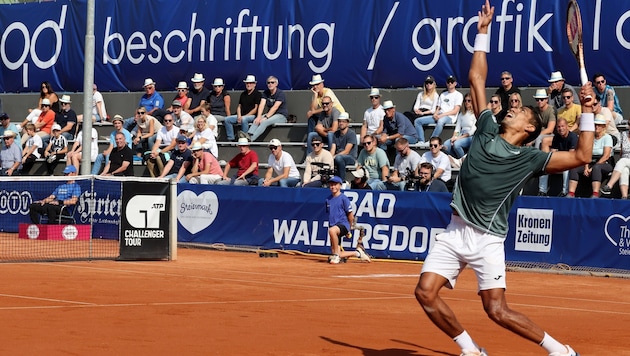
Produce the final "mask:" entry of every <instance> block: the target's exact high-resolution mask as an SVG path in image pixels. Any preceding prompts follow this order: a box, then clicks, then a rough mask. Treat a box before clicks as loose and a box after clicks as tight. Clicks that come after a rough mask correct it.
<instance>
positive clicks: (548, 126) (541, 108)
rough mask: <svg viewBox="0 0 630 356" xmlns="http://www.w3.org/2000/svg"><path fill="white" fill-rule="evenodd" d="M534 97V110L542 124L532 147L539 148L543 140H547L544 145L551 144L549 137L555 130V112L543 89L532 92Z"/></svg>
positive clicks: (551, 136)
mask: <svg viewBox="0 0 630 356" xmlns="http://www.w3.org/2000/svg"><path fill="white" fill-rule="evenodd" d="M534 99H535V100H536V107H534V112H536V113H537V114H538V115H540V119H541V121H542V125H543V129H542V131H540V135H539V136H538V138H537V139H536V141H535V143H534V147H536V148H540V145H541V143H542V142H543V140H547V142H546V145H550V144H551V139H552V138H553V134H554V132H555V130H556V112H555V111H554V110H553V108H552V107H551V105H549V96H548V95H547V91H546V90H545V89H537V90H536V93H535V94H534Z"/></svg>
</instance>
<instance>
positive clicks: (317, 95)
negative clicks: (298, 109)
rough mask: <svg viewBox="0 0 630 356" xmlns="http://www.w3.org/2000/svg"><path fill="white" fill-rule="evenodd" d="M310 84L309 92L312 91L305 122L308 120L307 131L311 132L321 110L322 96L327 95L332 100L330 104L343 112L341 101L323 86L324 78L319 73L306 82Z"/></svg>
mask: <svg viewBox="0 0 630 356" xmlns="http://www.w3.org/2000/svg"><path fill="white" fill-rule="evenodd" d="M308 84H309V85H310V86H311V92H312V93H313V97H312V99H311V105H310V108H309V110H308V111H307V112H306V117H307V118H308V119H307V122H308V132H309V133H311V132H313V131H314V130H315V125H317V121H318V119H319V117H318V116H317V114H319V113H320V112H322V110H323V108H324V107H323V106H322V101H323V100H324V97H329V98H330V100H331V101H332V105H333V106H334V107H335V109H337V111H339V112H345V111H346V110H344V108H343V105H341V101H339V99H337V96H335V93H334V92H333V91H332V89H329V88H326V87H324V79H323V78H322V75H321V74H314V75H313V77H312V79H311V81H310V82H308Z"/></svg>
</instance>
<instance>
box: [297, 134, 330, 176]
mask: <svg viewBox="0 0 630 356" xmlns="http://www.w3.org/2000/svg"><path fill="white" fill-rule="evenodd" d="M311 145H312V146H313V152H311V153H310V154H309V155H308V156H306V160H305V161H304V165H305V168H304V178H303V179H302V186H303V187H311V188H319V187H321V186H322V183H323V182H322V179H323V177H322V175H321V174H320V172H321V171H322V170H323V169H327V170H332V172H333V174H332V175H334V169H335V161H334V160H333V156H332V154H331V153H330V151H327V150H325V149H324V143H323V142H322V138H321V137H319V136H315V137H313V140H312V141H311Z"/></svg>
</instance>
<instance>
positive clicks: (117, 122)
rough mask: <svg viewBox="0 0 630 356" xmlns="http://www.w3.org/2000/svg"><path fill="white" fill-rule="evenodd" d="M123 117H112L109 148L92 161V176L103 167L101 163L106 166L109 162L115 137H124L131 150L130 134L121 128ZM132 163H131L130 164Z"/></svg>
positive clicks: (114, 144)
mask: <svg viewBox="0 0 630 356" xmlns="http://www.w3.org/2000/svg"><path fill="white" fill-rule="evenodd" d="M123 121H124V119H123V117H122V116H120V115H114V118H113V120H112V124H113V125H114V131H112V132H111V133H110V134H109V146H108V147H107V148H106V149H105V150H104V151H103V153H99V154H98V156H96V159H95V160H94V164H93V165H92V174H93V175H97V174H98V173H99V172H100V171H101V167H102V166H103V162H104V163H105V164H107V163H108V162H109V155H110V154H111V153H112V151H113V150H114V147H116V143H117V142H116V135H117V134H118V133H121V134H122V135H123V136H124V137H125V142H126V143H127V146H129V148H130V149H131V148H133V146H132V143H133V140H132V138H131V133H129V131H127V130H126V129H125V128H123ZM132 163H133V162H132Z"/></svg>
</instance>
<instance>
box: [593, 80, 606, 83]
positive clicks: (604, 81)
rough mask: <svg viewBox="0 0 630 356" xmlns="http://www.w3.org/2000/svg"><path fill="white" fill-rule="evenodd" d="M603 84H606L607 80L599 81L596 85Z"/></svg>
mask: <svg viewBox="0 0 630 356" xmlns="http://www.w3.org/2000/svg"><path fill="white" fill-rule="evenodd" d="M603 83H606V80H598V81H596V82H595V84H603Z"/></svg>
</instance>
